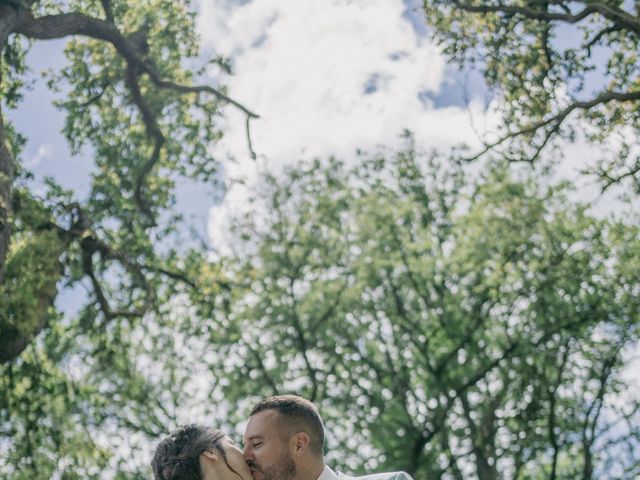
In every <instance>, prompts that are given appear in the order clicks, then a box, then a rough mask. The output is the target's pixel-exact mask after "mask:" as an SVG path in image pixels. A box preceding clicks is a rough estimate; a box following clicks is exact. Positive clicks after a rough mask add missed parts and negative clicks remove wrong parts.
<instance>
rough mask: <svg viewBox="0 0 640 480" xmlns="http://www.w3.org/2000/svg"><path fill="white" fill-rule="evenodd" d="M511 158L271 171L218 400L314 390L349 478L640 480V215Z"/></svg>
mask: <svg viewBox="0 0 640 480" xmlns="http://www.w3.org/2000/svg"><path fill="white" fill-rule="evenodd" d="M508 171H509V170H508V169H507V168H506V166H505V165H504V163H503V164H501V165H495V166H494V167H493V168H492V169H491V170H490V172H488V173H487V174H486V175H484V176H483V178H481V179H480V180H478V181H472V180H471V179H470V178H468V177H465V175H464V171H463V169H462V168H461V167H459V166H458V167H456V166H455V164H454V163H449V162H441V161H438V160H437V159H435V158H431V159H429V158H425V156H423V155H420V154H417V153H416V152H415V151H414V150H413V149H411V148H409V149H408V150H406V151H404V152H401V153H399V154H397V155H395V156H389V155H384V156H382V155H381V156H377V157H375V158H372V159H368V160H366V161H365V162H363V163H362V164H361V165H358V166H357V167H355V168H348V167H346V166H345V164H344V163H341V162H339V161H337V160H331V161H329V162H320V161H317V162H314V163H312V164H307V165H305V166H304V167H299V168H294V169H291V170H290V171H289V172H288V174H287V175H286V178H285V179H284V180H282V179H280V180H277V179H275V178H270V179H269V180H268V182H266V183H267V185H268V187H267V188H265V191H263V192H262V193H260V195H259V197H261V198H263V199H265V207H264V212H265V213H266V215H267V219H266V220H265V219H264V218H263V216H262V215H260V217H259V218H258V219H257V220H256V219H252V217H251V216H248V217H247V218H245V219H241V220H240V221H239V223H238V227H237V228H238V238H245V239H246V243H245V248H239V247H238V248H239V251H238V254H237V257H238V260H239V262H240V263H239V264H238V266H237V267H236V269H237V273H235V274H234V275H235V276H234V277H233V278H235V279H236V281H237V283H242V284H244V292H242V291H240V290H238V291H237V292H236V294H235V295H238V294H240V295H239V296H238V297H237V298H236V299H235V300H233V301H232V304H231V312H230V314H229V315H228V316H227V317H226V321H228V322H231V323H235V324H237V325H238V327H237V331H238V332H239V333H238V336H239V338H238V341H237V342H236V343H234V344H227V345H226V346H223V345H219V346H216V348H215V350H216V351H219V352H221V354H222V355H223V356H226V357H228V358H236V357H240V358H243V359H244V362H243V363H242V364H241V365H237V366H236V367H235V369H233V370H232V371H231V372H230V374H231V379H230V380H229V381H228V384H227V387H226V388H225V395H226V397H227V398H228V399H231V400H232V401H233V399H240V398H247V397H251V396H255V395H256V394H257V395H264V394H269V393H273V392H278V391H282V390H283V389H284V390H289V391H295V392H300V393H303V394H304V395H306V396H307V397H309V398H311V399H313V400H314V401H316V402H317V403H318V404H319V405H320V408H321V411H322V413H323V414H324V416H325V417H326V423H327V427H328V429H329V431H330V432H333V436H332V437H331V442H330V447H329V452H330V453H331V455H332V459H333V460H335V461H337V462H338V463H339V464H340V465H343V466H345V467H346V468H347V469H350V470H355V471H358V472H361V471H366V470H369V471H371V470H374V469H383V468H388V469H406V470H408V471H409V472H411V473H412V474H413V475H414V477H415V478H452V479H455V478H458V479H461V478H479V479H482V480H484V479H497V478H504V479H533V478H536V479H538V478H539V479H542V478H545V479H559V478H582V479H585V480H586V479H592V478H603V477H607V478H626V479H631V478H635V477H636V476H637V475H638V473H639V472H640V431H639V430H638V424H639V422H638V420H640V403H639V402H638V396H637V394H634V393H633V391H630V390H628V389H629V388H631V387H630V386H629V384H628V381H627V380H625V376H624V370H625V367H626V365H627V363H628V361H629V360H628V358H629V352H630V349H631V348H632V347H633V345H637V342H638V339H639V333H640V330H639V327H640V317H639V316H638V311H637V304H638V293H639V292H640V290H639V288H638V287H639V286H640V283H639V281H640V277H639V276H638V271H639V269H638V261H639V259H640V256H639V255H638V254H639V253H640V250H639V248H640V243H638V229H637V227H636V226H629V225H626V224H625V223H623V222H620V221H615V220H599V219H596V218H593V217H591V216H590V215H589V213H588V209H587V208H586V207H585V206H583V205H579V204H572V203H571V202H569V201H568V200H567V197H566V194H567V188H568V186H567V185H564V184H563V185H556V186H551V187H541V186H540V184H539V182H538V181H536V180H534V179H533V178H532V177H531V176H528V177H527V176H525V177H523V178H520V179H517V178H514V177H513V176H512V175H510V174H509V173H508ZM237 245H239V244H238V243H236V246H237ZM211 349H213V348H211ZM246 379H250V381H247V380H246ZM635 388H638V386H637V385H636V386H635ZM627 392H628V393H627Z"/></svg>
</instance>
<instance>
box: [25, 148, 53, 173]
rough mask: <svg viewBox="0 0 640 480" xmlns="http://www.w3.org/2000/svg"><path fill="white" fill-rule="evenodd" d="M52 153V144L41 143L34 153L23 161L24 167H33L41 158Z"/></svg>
mask: <svg viewBox="0 0 640 480" xmlns="http://www.w3.org/2000/svg"><path fill="white" fill-rule="evenodd" d="M52 153H53V145H51V144H50V143H45V144H42V145H40V146H39V147H38V150H36V153H34V154H33V155H31V156H30V157H29V158H27V159H26V160H25V161H24V167H25V168H27V169H34V168H36V167H38V166H39V165H40V164H41V163H42V161H43V160H46V159H47V158H50V157H51V154H52Z"/></svg>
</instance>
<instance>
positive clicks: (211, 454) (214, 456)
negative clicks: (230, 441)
mask: <svg viewBox="0 0 640 480" xmlns="http://www.w3.org/2000/svg"><path fill="white" fill-rule="evenodd" d="M202 455H204V456H205V457H207V458H208V459H209V460H212V461H214V462H217V461H218V460H220V454H219V453H217V452H216V451H215V450H205V451H204V452H202Z"/></svg>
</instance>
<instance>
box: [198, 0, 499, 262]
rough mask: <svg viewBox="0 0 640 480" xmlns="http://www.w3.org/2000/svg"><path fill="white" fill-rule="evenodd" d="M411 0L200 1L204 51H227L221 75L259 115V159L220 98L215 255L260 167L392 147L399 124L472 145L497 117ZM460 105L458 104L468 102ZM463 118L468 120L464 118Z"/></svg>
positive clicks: (421, 135)
mask: <svg viewBox="0 0 640 480" xmlns="http://www.w3.org/2000/svg"><path fill="white" fill-rule="evenodd" d="M419 3H420V2H418V1H414V0H406V1H401V0H364V1H358V2H354V1H345V0H306V1H305V2H292V1H290V2H286V1H282V0H261V1H259V2H258V1H246V0H243V1H230V0H211V1H206V2H201V15H200V16H199V19H198V20H199V22H198V30H199V32H200V35H201V36H202V39H203V45H204V47H205V49H210V50H211V52H212V53H214V52H215V54H221V55H224V56H228V57H230V58H231V59H232V62H233V67H234V76H233V77H230V78H229V77H225V78H219V76H218V74H217V71H216V70H213V69H212V70H211V76H212V78H213V79H214V80H215V81H223V82H225V84H227V85H228V87H229V92H230V94H231V96H232V97H233V98H234V99H236V100H238V101H240V102H241V103H243V104H244V105H246V106H248V107H249V108H250V109H251V110H252V111H255V112H257V113H258V114H259V115H260V117H261V118H260V119H259V120H256V121H254V122H252V129H251V132H252V142H253V146H254V149H255V151H256V153H257V154H258V159H257V161H256V162H254V161H252V160H251V159H250V157H249V151H248V148H247V143H246V139H245V131H244V128H243V122H244V117H243V116H242V115H241V114H240V113H239V112H237V111H235V110H234V109H232V108H228V109H227V112H228V128H227V130H226V136H225V138H224V139H223V141H222V142H220V143H219V144H218V145H216V146H215V148H213V151H214V155H217V156H218V157H221V156H223V155H224V154H226V153H230V154H231V155H232V156H233V157H234V158H235V159H236V162H235V163H232V164H230V165H228V166H227V174H228V180H229V186H230V188H229V190H228V192H227V195H226V198H225V201H224V202H223V203H222V204H221V205H217V206H214V207H212V209H211V212H210V217H209V227H210V228H209V233H210V237H211V239H212V242H213V244H214V246H215V247H216V248H218V249H219V250H221V251H222V253H228V252H227V251H226V249H225V246H227V245H229V244H230V243H231V242H230V240H229V239H226V238H225V234H226V231H225V225H227V224H228V220H229V216H230V215H233V214H235V213H237V212H238V210H241V209H243V208H245V207H247V202H246V199H247V190H248V189H250V188H251V185H253V184H255V180H256V176H257V175H259V173H260V172H261V171H264V170H269V171H273V170H274V169H275V170H277V169H278V168H281V167H282V166H285V165H292V164H295V163H297V162H300V161H301V160H310V159H313V158H328V157H329V156H332V155H334V156H337V157H340V158H342V159H345V160H348V159H349V158H353V157H354V153H355V152H356V150H357V149H359V148H360V149H365V150H367V149H369V150H371V149H375V148H376V147H379V146H382V145H385V146H391V147H394V146H398V145H399V144H400V135H401V133H402V132H403V130H404V129H410V130H412V131H413V132H414V134H415V138H416V141H417V142H418V144H420V145H421V146H423V147H425V148H427V149H431V148H445V147H450V146H453V145H456V144H459V143H461V142H466V143H468V144H469V145H471V146H476V147H477V146H479V145H480V141H479V138H478V132H477V131H476V130H474V129H477V130H479V131H486V130H487V129H488V128H490V126H491V125H493V124H494V123H495V122H496V120H497V117H496V115H495V114H491V113H490V112H486V111H485V107H486V100H485V98H484V97H485V95H486V91H485V89H484V86H483V83H482V81H481V77H480V76H479V75H478V74H477V73H475V74H474V73H473V72H459V71H458V70H457V69H456V68H452V67H450V66H448V65H447V62H446V59H445V58H444V56H443V55H442V53H441V52H440V50H439V49H438V48H437V47H436V46H435V45H434V44H433V42H432V41H431V40H430V39H429V38H428V36H427V30H426V27H425V22H424V19H423V17H422V15H423V13H422V11H421V9H420V5H419ZM467 103H468V104H467ZM472 119H473V122H472V121H471V120H472Z"/></svg>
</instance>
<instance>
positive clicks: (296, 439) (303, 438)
mask: <svg viewBox="0 0 640 480" xmlns="http://www.w3.org/2000/svg"><path fill="white" fill-rule="evenodd" d="M310 443H311V439H310V438H309V435H307V434H306V433H305V432H298V433H296V434H295V435H294V436H293V448H294V455H295V456H296V457H302V456H303V455H304V454H305V453H307V452H308V451H309V444H310Z"/></svg>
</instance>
